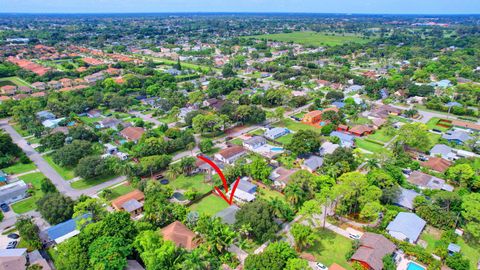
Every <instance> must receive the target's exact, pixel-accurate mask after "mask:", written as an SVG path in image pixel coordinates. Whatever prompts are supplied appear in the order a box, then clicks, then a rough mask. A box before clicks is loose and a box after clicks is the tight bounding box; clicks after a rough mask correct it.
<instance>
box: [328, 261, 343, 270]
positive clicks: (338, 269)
mask: <svg viewBox="0 0 480 270" xmlns="http://www.w3.org/2000/svg"><path fill="white" fill-rule="evenodd" d="M328 270H345V268H343V267H341V266H340V265H338V264H336V263H333V264H332V265H331V266H330V267H329V268H328Z"/></svg>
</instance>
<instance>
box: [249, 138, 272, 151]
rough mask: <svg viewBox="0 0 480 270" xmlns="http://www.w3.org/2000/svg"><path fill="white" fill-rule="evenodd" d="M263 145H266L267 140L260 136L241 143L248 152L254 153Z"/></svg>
mask: <svg viewBox="0 0 480 270" xmlns="http://www.w3.org/2000/svg"><path fill="white" fill-rule="evenodd" d="M265 144H267V140H266V139H265V138H263V137H261V136H253V137H252V138H250V139H247V140H245V141H243V146H244V147H245V148H247V149H248V150H250V151H254V150H255V149H257V148H259V147H261V146H264V145H265Z"/></svg>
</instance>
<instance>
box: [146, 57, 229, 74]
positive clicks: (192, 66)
mask: <svg viewBox="0 0 480 270" xmlns="http://www.w3.org/2000/svg"><path fill="white" fill-rule="evenodd" d="M141 57H142V58H145V59H147V60H152V61H154V62H162V63H164V64H165V65H169V66H173V65H176V64H177V61H173V60H170V59H166V58H159V57H153V56H147V55H141ZM181 65H182V67H185V68H189V69H195V70H201V71H204V72H208V71H209V70H214V71H219V70H220V69H218V68H214V67H209V66H203V65H197V64H192V63H187V62H181Z"/></svg>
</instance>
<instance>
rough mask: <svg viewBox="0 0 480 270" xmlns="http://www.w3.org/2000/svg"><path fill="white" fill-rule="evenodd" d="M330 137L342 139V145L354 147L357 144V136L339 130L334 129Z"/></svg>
mask: <svg viewBox="0 0 480 270" xmlns="http://www.w3.org/2000/svg"><path fill="white" fill-rule="evenodd" d="M330 137H338V138H339V139H340V146H342V147H347V148H352V147H353V146H355V137H354V136H352V135H349V134H345V133H342V132H338V131H332V133H330Z"/></svg>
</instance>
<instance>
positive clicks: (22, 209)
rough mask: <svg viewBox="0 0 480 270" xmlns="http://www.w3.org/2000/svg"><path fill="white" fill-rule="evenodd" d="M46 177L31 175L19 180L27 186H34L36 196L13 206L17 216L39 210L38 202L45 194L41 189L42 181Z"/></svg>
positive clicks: (36, 174) (40, 174)
mask: <svg viewBox="0 0 480 270" xmlns="http://www.w3.org/2000/svg"><path fill="white" fill-rule="evenodd" d="M44 177H45V176H44V175H43V174H42V173H39V172H37V173H29V174H26V175H23V176H20V177H19V178H20V179H21V180H23V181H24V182H25V183H27V184H32V186H33V189H34V191H35V192H34V194H33V195H32V196H31V197H29V198H27V199H25V200H22V201H19V202H16V203H14V204H12V209H13V211H14V212H15V213H17V214H23V213H26V212H28V211H31V210H35V209H36V208H37V205H36V202H37V201H38V200H39V199H40V198H42V197H43V192H42V190H41V189H40V185H41V180H42V179H43V178H44Z"/></svg>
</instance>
